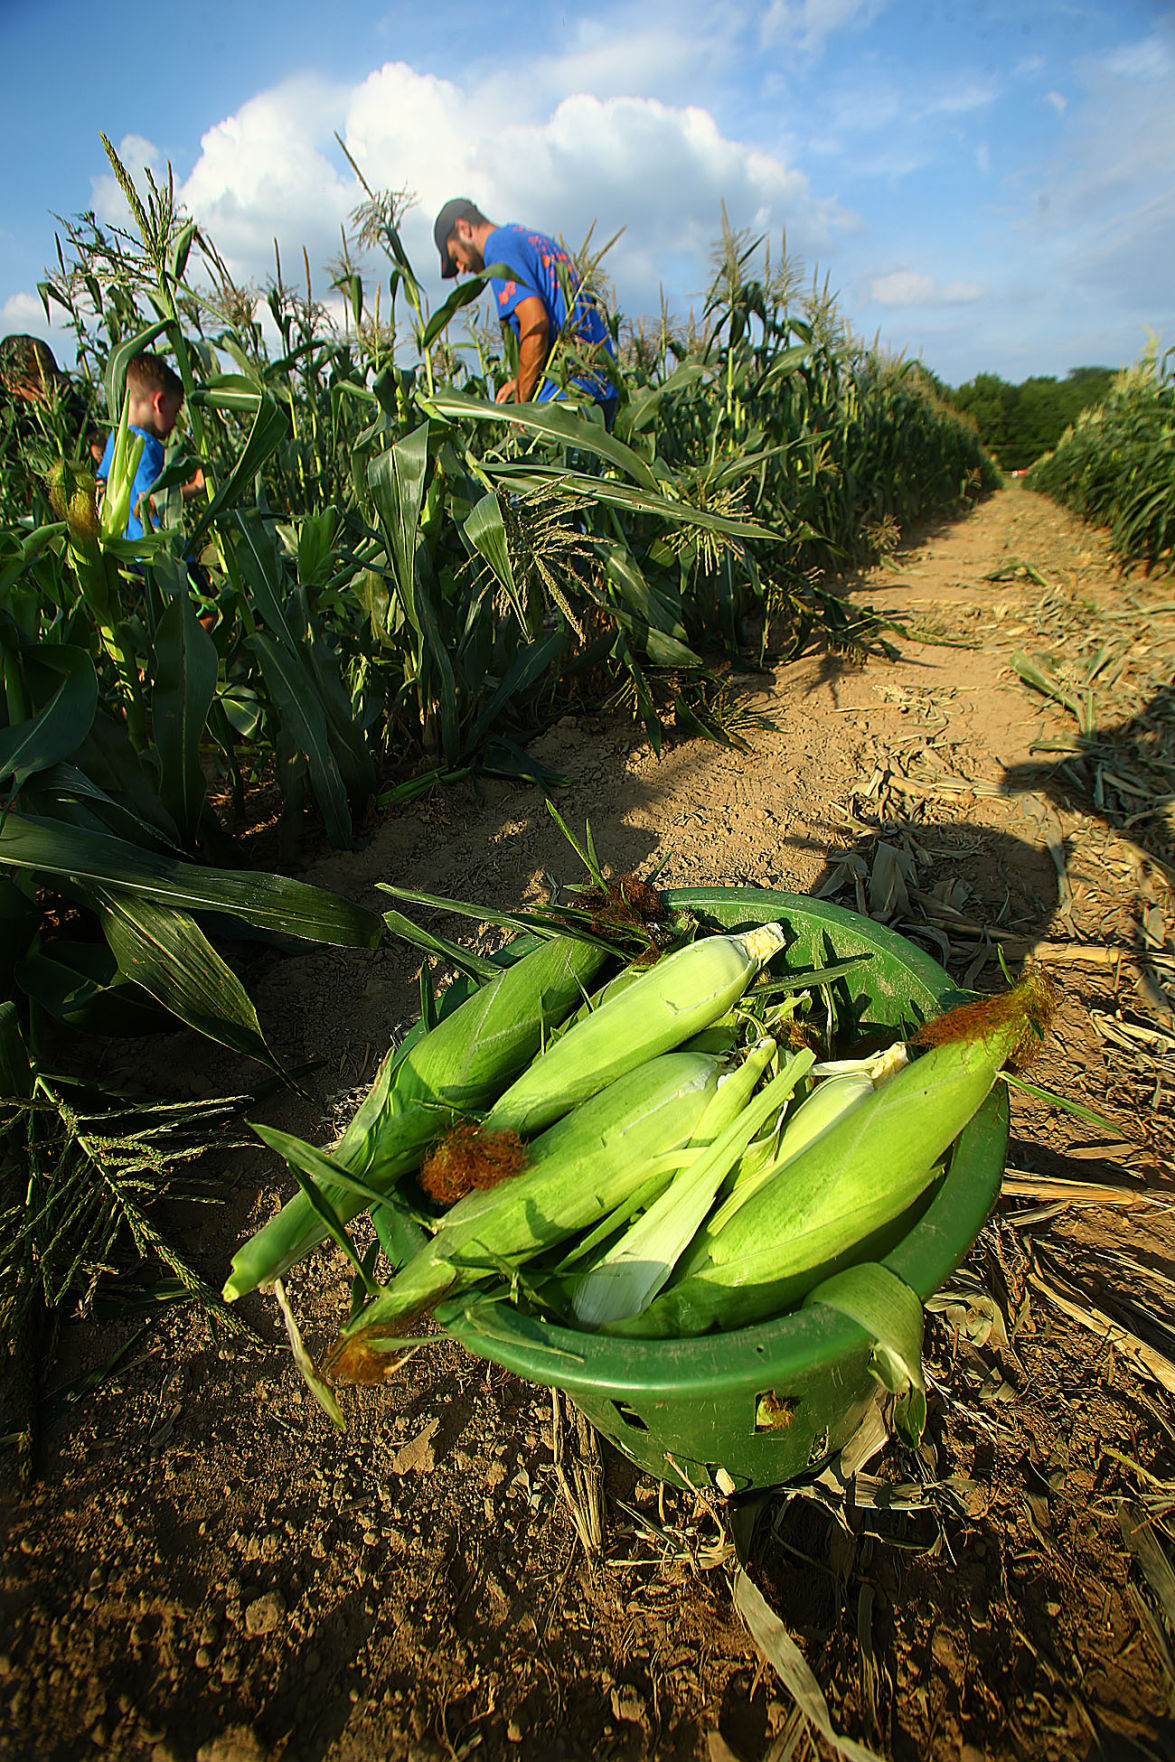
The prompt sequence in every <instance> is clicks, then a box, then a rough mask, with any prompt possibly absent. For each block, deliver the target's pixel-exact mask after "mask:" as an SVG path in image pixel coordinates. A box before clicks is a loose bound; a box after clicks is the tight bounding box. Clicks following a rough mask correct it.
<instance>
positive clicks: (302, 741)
mask: <svg viewBox="0 0 1175 1762" xmlns="http://www.w3.org/2000/svg"><path fill="white" fill-rule="evenodd" d="M246 641H247V643H248V645H249V647H250V648H251V649H252V650H253V652H254V654H255V655H256V656H257V659H258V660H259V661H260V663H261V674H262V677H263V679H264V680H265V684H266V687H267V689H268V691H269V693H270V696H271V697H272V699H273V702H274V704H275V705H276V706H277V710H278V714H279V716H280V717H281V724H282V729H283V732H285V733H286V734H287V736H288V738H289V740H290V742H291V744H292V746H293V747H294V749H295V750H296V751H298V752H300V753H304V754H305V755H306V763H307V765H308V766H309V768H310V783H311V787H312V788H313V790H314V795H315V799H316V800H317V802H318V805H319V807H320V808H321V809H322V817H323V820H324V821H325V822H326V830H327V836H328V837H329V838H330V841H331V843H332V844H333V845H335V846H336V848H343V847H345V846H347V845H349V844H350V843H351V842H352V838H353V829H352V825H351V807H350V803H349V802H348V800H347V790H346V787H345V785H344V783H343V779H342V776H341V774H340V772H339V767H338V761H337V760H336V758H335V755H334V753H333V752H332V750H331V743H330V735H329V733H328V731H327V726H326V716H325V713H324V711H323V707H322V703H321V701H320V700H319V697H318V695H317V693H316V692H315V690H314V688H313V684H312V682H311V679H310V675H309V673H308V670H307V668H306V666H305V664H304V663H303V661H302V658H301V656H300V655H299V654H298V652H297V650H296V649H295V648H293V647H292V646H288V645H287V644H286V643H283V642H275V641H274V640H273V639H272V638H271V637H270V636H268V635H267V634H266V633H265V632H263V631H260V630H256V631H254V633H253V635H252V636H249V637H247V638H246Z"/></svg>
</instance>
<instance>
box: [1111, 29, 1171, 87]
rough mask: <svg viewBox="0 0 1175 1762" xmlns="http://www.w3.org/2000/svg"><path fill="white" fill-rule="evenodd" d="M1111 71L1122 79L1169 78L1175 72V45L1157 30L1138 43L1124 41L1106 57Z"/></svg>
mask: <svg viewBox="0 0 1175 1762" xmlns="http://www.w3.org/2000/svg"><path fill="white" fill-rule="evenodd" d="M1104 65H1105V66H1106V68H1107V69H1108V71H1109V72H1110V73H1113V74H1117V75H1118V76H1119V77H1120V78H1122V79H1139V80H1157V79H1168V78H1170V76H1171V74H1172V73H1175V46H1173V45H1172V43H1171V41H1170V39H1169V38H1168V37H1165V36H1163V35H1162V34H1161V33H1160V32H1158V31H1156V32H1155V33H1154V35H1153V36H1150V37H1144V38H1143V39H1142V41H1141V42H1138V43H1124V44H1123V45H1122V47H1121V48H1120V49H1115V50H1113V51H1112V52H1111V53H1110V54H1109V55H1107V56H1106V58H1105V63H1104Z"/></svg>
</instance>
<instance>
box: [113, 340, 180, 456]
mask: <svg viewBox="0 0 1175 1762" xmlns="http://www.w3.org/2000/svg"><path fill="white" fill-rule="evenodd" d="M126 389H127V391H128V393H129V394H130V418H131V425H132V427H134V428H145V429H146V430H147V433H148V434H153V435H154V436H155V438H156V440H166V439H167V437H168V435H169V434H170V433H171V431H172V429H173V428H174V427H175V425H176V422H177V420H178V418H179V413H180V408H181V406H182V405H183V401H184V385H183V381H182V380H181V379H180V377H179V375H178V374H177V373H173V372H172V370H171V368H170V367H169V366H168V365H167V362H166V361H161V360H160V359H159V357H158V355H132V356H131V358H130V360H129V361H128V362H127V367H126Z"/></svg>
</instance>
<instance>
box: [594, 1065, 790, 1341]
mask: <svg viewBox="0 0 1175 1762" xmlns="http://www.w3.org/2000/svg"><path fill="white" fill-rule="evenodd" d="M776 1051H777V1047H776V1043H775V1041H774V1040H772V1039H770V1038H769V1037H768V1038H766V1039H763V1040H761V1041H760V1042H759V1043H758V1045H757V1046H755V1047H754V1048H753V1049H752V1051H751V1052H750V1053H749V1054H748V1056H747V1057H746V1058H745V1059H744V1060H743V1063H742V1064H741V1065H740V1066H739V1068H738V1070H737V1071H735V1072H733V1073H732V1074H731V1076H729V1077H728V1078H727V1079H726V1081H725V1082H724V1083H720V1084H719V1086H718V1092H717V1094H716V1095H715V1097H714V1100H713V1101H712V1102H711V1103H710V1106H709V1108H708V1109H707V1110H706V1114H705V1116H704V1118H703V1119H702V1121H701V1123H700V1125H699V1127H698V1131H697V1134H696V1138H695V1143H697V1142H699V1141H701V1142H703V1143H704V1144H705V1146H706V1147H705V1149H704V1150H703V1152H702V1154H701V1155H700V1156H699V1157H698V1160H697V1161H696V1162H692V1163H691V1164H689V1166H688V1167H687V1168H685V1169H684V1170H683V1172H682V1173H680V1174H679V1175H677V1176H676V1178H675V1179H674V1180H673V1181H672V1183H671V1184H670V1185H669V1186H668V1187H667V1188H666V1190H665V1191H664V1192H663V1193H662V1194H661V1195H660V1196H659V1197H658V1198H657V1199H656V1200H654V1202H653V1204H652V1205H651V1206H650V1207H649V1209H648V1210H647V1211H646V1212H645V1214H644V1216H643V1217H641V1218H638V1220H637V1222H636V1223H635V1224H633V1225H632V1227H631V1228H630V1229H628V1230H626V1231H625V1233H624V1235H623V1236H622V1237H621V1238H620V1240H619V1241H618V1242H616V1243H614V1244H613V1246H612V1247H611V1248H610V1249H609V1251H608V1253H607V1254H606V1255H604V1256H603V1257H602V1258H601V1259H600V1260H598V1261H596V1263H595V1265H594V1266H593V1267H592V1268H591V1269H590V1271H588V1272H587V1273H586V1274H585V1275H584V1277H583V1278H582V1280H581V1281H580V1283H579V1285H578V1287H577V1289H576V1292H575V1296H574V1299H573V1302H572V1308H573V1311H574V1314H575V1319H576V1321H577V1322H578V1323H579V1325H580V1326H581V1327H584V1328H602V1327H604V1326H606V1325H607V1324H608V1323H609V1322H613V1321H620V1320H621V1319H622V1318H623V1317H625V1316H628V1315H636V1314H638V1313H639V1311H640V1310H642V1309H644V1308H645V1307H646V1306H647V1305H648V1304H649V1303H651V1302H652V1300H653V1298H654V1297H655V1296H656V1295H657V1292H658V1291H659V1290H660V1289H661V1288H662V1286H663V1285H665V1284H666V1283H667V1282H668V1280H669V1278H670V1276H671V1274H672V1272H673V1269H674V1267H675V1266H676V1264H677V1261H678V1260H679V1258H680V1257H681V1255H682V1254H683V1253H684V1252H685V1250H686V1248H688V1246H689V1244H690V1242H691V1241H692V1240H693V1238H694V1235H695V1234H696V1232H697V1230H698V1228H699V1226H700V1225H701V1223H702V1220H703V1219H704V1218H705V1216H706V1213H707V1212H708V1211H709V1209H710V1207H711V1205H712V1204H713V1202H714V1195H715V1194H716V1193H717V1191H718V1189H719V1187H721V1185H722V1183H723V1181H724V1180H725V1179H726V1176H727V1174H728V1173H729V1172H730V1170H731V1168H732V1167H733V1166H734V1164H735V1163H736V1162H737V1161H738V1159H739V1157H740V1156H741V1155H742V1153H743V1151H744V1150H745V1149H746V1147H747V1145H748V1144H749V1143H750V1141H751V1139H752V1138H753V1137H754V1135H755V1133H756V1132H758V1131H759V1130H760V1129H761V1128H762V1126H763V1124H764V1122H765V1121H766V1120H768V1119H770V1118H771V1117H772V1115H775V1116H778V1115H779V1114H780V1113H782V1111H783V1109H784V1107H785V1106H786V1105H787V1101H788V1098H789V1097H790V1095H791V1093H792V1091H793V1089H794V1088H795V1086H796V1084H797V1083H798V1082H799V1081H800V1079H801V1077H802V1076H803V1075H804V1072H805V1070H806V1069H807V1068H808V1066H810V1065H811V1063H812V1054H811V1053H810V1052H804V1053H797V1054H796V1055H795V1056H794V1057H793V1058H790V1059H789V1060H788V1061H787V1062H786V1064H785V1065H784V1067H783V1069H782V1070H781V1071H780V1073H779V1075H778V1076H777V1077H775V1078H774V1079H773V1080H772V1081H771V1082H770V1083H768V1084H767V1085H766V1087H765V1088H764V1089H763V1090H762V1091H761V1092H760V1094H759V1095H758V1096H755V1097H754V1099H753V1100H752V1095H753V1092H754V1088H755V1085H756V1084H757V1082H758V1081H759V1078H760V1077H761V1076H762V1075H763V1073H764V1071H765V1070H766V1069H767V1066H768V1065H769V1063H770V1062H771V1060H772V1059H773V1058H774V1056H775V1053H776Z"/></svg>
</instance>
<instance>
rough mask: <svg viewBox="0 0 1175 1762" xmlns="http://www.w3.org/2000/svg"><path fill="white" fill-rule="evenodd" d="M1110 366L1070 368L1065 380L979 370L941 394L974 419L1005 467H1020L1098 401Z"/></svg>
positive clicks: (1047, 447)
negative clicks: (1014, 378) (1010, 377)
mask: <svg viewBox="0 0 1175 1762" xmlns="http://www.w3.org/2000/svg"><path fill="white" fill-rule="evenodd" d="M1114 375H1115V369H1114V368H1112V367H1072V368H1070V370H1069V372H1068V373H1067V375H1066V376H1065V378H1064V379H1052V378H1050V377H1049V376H1048V375H1043V374H1042V375H1036V376H1034V377H1033V378H1031V379H1026V380H1024V381H1023V383H1022V384H1020V385H1010V384H1009V383H1008V381H1007V380H1004V379H1001V378H1000V377H999V375H998V374H995V373H977V374H976V375H975V378H974V379H969V380H968V381H967V383H966V385H961V386H959V387H958V389H957V390H956V391H952V390H950V388H949V387H944V388H943V391H944V395H945V396H946V398H947V399H948V400H949V401H950V403H952V404H953V405H954V407H955V409H956V410H962V411H963V412H965V413H966V414H967V415H969V416H971V417H973V418H974V420H975V422H976V424H977V425H978V428H979V438H980V439H981V440H982V442H983V444H984V446H985V447H986V448H987V450H988V452H989V453H994V455H995V457H996V458H997V459H998V460H999V462H1000V464H1001V465H1002V466H1003V468H1004V470H1005V471H1022V470H1024V469H1025V467H1026V466H1029V465H1031V464H1032V463H1033V461H1034V460H1036V459H1039V458H1040V456H1041V455H1042V453H1047V452H1049V451H1050V450H1051V449H1052V448H1053V447H1055V446H1056V444H1057V442H1058V441H1059V440H1060V438H1061V436H1062V435H1063V434H1064V432H1065V430H1066V429H1067V428H1068V427H1070V426H1071V424H1072V423H1074V422H1076V420H1077V418H1078V416H1079V415H1080V414H1081V412H1082V411H1083V410H1087V409H1089V408H1090V407H1091V406H1092V405H1094V404H1100V403H1101V402H1102V400H1103V399H1104V398H1105V396H1106V394H1107V393H1108V391H1109V389H1110V385H1111V383H1112V382H1113V379H1114Z"/></svg>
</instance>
